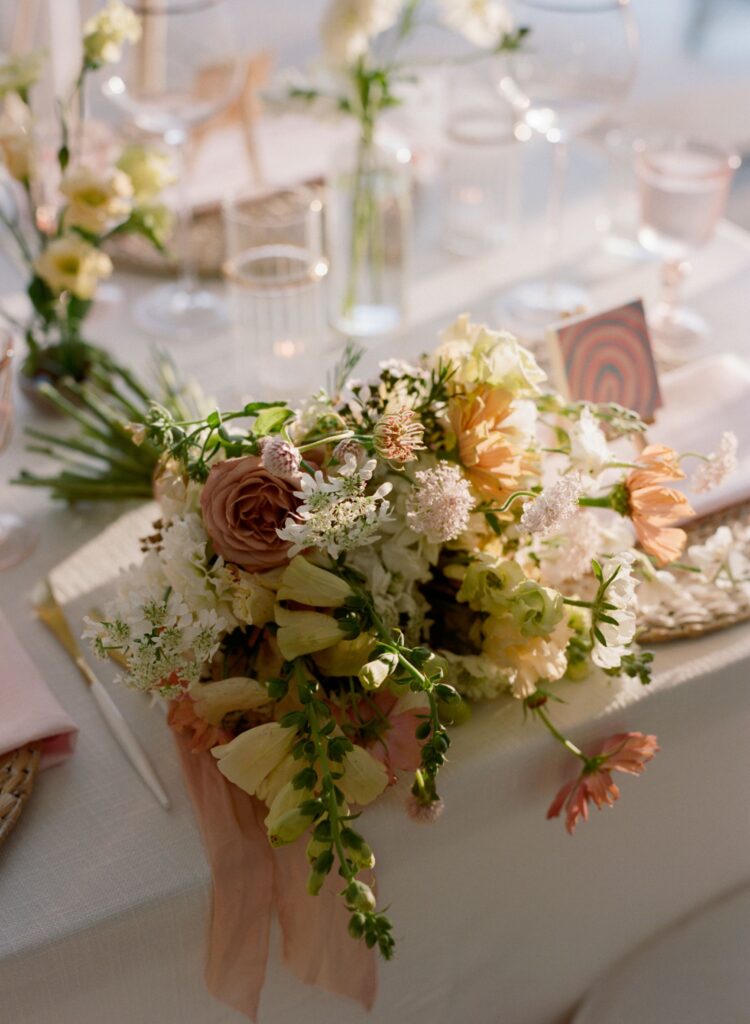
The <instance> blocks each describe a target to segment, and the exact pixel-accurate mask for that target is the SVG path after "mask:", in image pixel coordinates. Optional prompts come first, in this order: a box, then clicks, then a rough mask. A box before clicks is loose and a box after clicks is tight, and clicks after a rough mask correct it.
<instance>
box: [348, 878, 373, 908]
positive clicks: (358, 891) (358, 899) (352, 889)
mask: <svg viewBox="0 0 750 1024" xmlns="http://www.w3.org/2000/svg"><path fill="white" fill-rule="evenodd" d="M344 896H345V898H346V905H347V907H349V909H350V910H362V911H364V912H365V913H369V912H370V911H372V910H374V909H375V895H374V893H373V891H372V889H371V888H370V886H369V885H366V884H365V883H364V882H360V881H359V880H358V879H354V880H353V881H351V882H350V883H349V884H348V885H347V887H346V889H344Z"/></svg>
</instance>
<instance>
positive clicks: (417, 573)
mask: <svg viewBox="0 0 750 1024" xmlns="http://www.w3.org/2000/svg"><path fill="white" fill-rule="evenodd" d="M351 362H352V361H351V360H349V361H348V362H347V361H345V363H347V364H346V365H345V366H344V367H343V368H342V369H341V370H340V371H339V372H338V379H337V380H335V381H334V382H333V385H332V386H331V387H329V389H328V391H320V392H319V393H317V394H315V395H314V396H313V397H312V398H310V399H309V401H307V402H306V403H304V404H303V405H302V407H301V408H299V409H297V410H293V409H291V408H289V407H287V406H286V405H285V404H283V403H271V404H268V403H258V402H256V403H252V404H249V405H247V406H245V407H244V408H243V409H239V410H236V411H232V412H225V413H222V412H219V411H218V410H216V411H213V412H211V413H210V414H209V415H208V416H207V417H206V418H204V419H199V420H192V421H178V420H175V419H174V418H173V417H172V416H171V415H170V414H169V413H168V412H167V411H166V410H165V409H163V408H160V407H156V406H155V407H153V408H152V411H151V413H150V415H149V417H148V423H147V425H146V426H145V427H144V428H141V433H142V435H143V438H144V439H148V441H149V443H151V444H152V445H155V446H156V447H157V448H158V449H159V450H160V451H161V452H162V466H161V472H160V476H159V479H158V482H157V497H158V500H159V503H160V505H161V519H160V521H159V522H158V523H157V524H156V526H155V528H154V529H155V532H154V535H153V536H152V537H150V538H149V539H148V541H146V542H145V544H146V554H145V557H144V559H143V561H142V563H141V564H140V565H138V566H136V567H134V568H133V569H132V570H131V571H129V572H128V573H127V574H126V575H125V576H124V577H123V578H122V579H121V583H120V586H119V593H118V595H117V597H116V599H115V600H114V602H113V603H112V605H111V606H110V607H109V609H108V610H107V612H106V616H105V621H103V622H90V623H88V624H87V635H88V636H89V638H90V639H91V641H92V643H93V648H94V650H95V651H96V652H97V653H98V654H99V655H100V656H106V655H107V654H108V653H109V652H111V651H115V650H116V651H118V652H120V654H122V655H124V656H125V658H126V659H127V661H128V663H129V666H130V672H129V675H128V676H126V682H128V683H129V684H130V685H131V686H133V687H136V688H137V689H139V690H142V691H146V692H148V693H152V694H159V695H161V696H163V697H165V698H167V699H168V700H169V701H170V709H169V722H170V724H171V726H172V728H173V729H174V730H176V731H177V732H178V733H179V734H181V736H182V740H183V742H187V743H188V744H189V746H190V748H191V749H192V751H193V752H194V754H195V756H196V757H198V758H203V759H204V763H208V762H211V764H212V768H211V770H212V773H213V775H214V776H216V773H221V775H222V776H223V777H224V778H225V779H226V780H228V781H229V783H231V786H232V787H233V788H234V787H238V788H239V790H243V791H244V793H246V794H249V795H250V796H251V797H252V798H253V800H254V801H255V804H254V805H255V806H256V807H259V808H262V812H261V816H262V817H263V820H264V826H265V830H266V832H267V836H268V842H269V843H270V845H271V846H272V847H281V846H285V845H287V844H298V843H301V844H304V849H305V854H306V860H307V864H308V878H307V889H308V891H309V893H310V894H311V895H312V896H315V895H316V894H318V893H319V892H321V889H323V888H324V887H325V886H326V885H328V886H329V888H330V885H331V882H334V883H335V891H336V892H338V893H339V894H340V897H341V899H342V900H343V903H344V904H345V907H346V910H347V913H348V929H349V932H350V934H351V935H352V936H353V937H354V938H356V939H361V940H364V943H366V945H367V946H368V947H377V949H378V950H379V951H380V953H381V954H382V955H383V956H384V957H385V958H389V957H391V956H392V954H393V950H394V939H393V935H392V927H391V922H390V920H389V919H388V917H387V916H386V914H385V912H384V911H383V910H381V909H380V908H379V905H378V903H377V900H376V895H375V889H374V885H373V881H372V874H371V872H372V869H373V867H374V865H375V855H374V853H373V850H372V849H371V847H370V845H369V844H368V842H367V840H366V838H365V836H364V835H363V833H362V831H360V824H359V816H360V812H361V809H362V808H363V807H365V806H366V805H367V804H369V803H371V802H372V801H374V800H377V799H378V797H379V796H380V795H381V794H382V793H383V792H384V791H385V790H386V789H387V788H388V787H389V786H391V785H393V784H395V783H396V782H397V780H398V779H399V778H400V777H402V776H403V775H406V776H407V777H408V778H409V780H410V781H409V793H408V796H407V798H406V811H407V813H408V815H409V817H410V818H411V819H412V820H413V821H414V822H418V823H427V822H433V821H435V820H436V819H437V818H438V817H439V816H440V815H441V813H442V812H443V803H442V801H441V799H440V796H439V788H438V777H439V773H440V770H441V768H442V767H443V766H444V765H445V763H446V760H447V758H448V754H449V749H450V729H451V728H452V727H453V726H458V725H459V724H460V723H462V722H463V721H464V720H465V719H466V718H467V717H468V716H469V712H470V707H471V705H472V704H473V703H474V702H476V701H487V700H504V701H510V702H515V703H516V704H517V706H518V710H519V715H525V716H526V717H527V718H528V719H529V720H530V721H533V722H536V723H538V724H539V725H540V726H541V727H543V728H546V729H547V730H548V731H549V733H550V734H551V736H552V737H553V739H554V740H555V741H556V742H558V743H559V744H560V747H561V750H562V751H564V752H565V754H566V756H568V757H569V758H571V759H572V761H573V764H574V765H575V768H576V774H575V775H574V777H573V778H572V779H571V781H570V782H569V783H568V784H567V785H566V786H565V787H564V788H563V789H562V790H561V791H560V792H559V793H558V794H557V795H556V796H555V798H554V800H553V801H552V804H551V806H550V807H549V810H548V817H556V816H558V815H559V814H560V813H561V812H562V811H563V810H564V811H565V815H566V823H567V828H568V830H569V831H570V832H572V831H573V829H574V828H575V826H576V823H577V821H578V820H579V819H580V818H583V819H586V817H587V815H588V808H589V806H590V805H591V804H594V805H595V806H597V807H602V806H604V805H612V804H613V803H614V802H615V800H616V799H617V797H618V789H617V786H616V785H615V784H614V782H613V773H614V772H624V773H627V774H631V775H637V774H640V773H641V772H642V771H643V769H644V766H645V765H646V763H647V762H648V761H649V760H650V759H651V758H652V757H653V756H654V754H655V752H656V750H657V749H658V748H657V745H656V737H654V736H651V735H644V734H641V733H637V732H633V733H625V734H618V735H615V736H612V737H610V738H608V739H607V740H606V741H605V742H603V744H602V745H601V746H599V747H598V748H596V749H593V750H590V751H586V752H584V751H582V750H580V749H579V748H578V747H577V746H576V745H575V743H573V742H572V740H570V739H569V738H567V737H566V736H564V735H563V734H562V733H561V731H560V729H559V728H558V726H557V725H556V724H555V721H554V718H555V716H554V710H553V709H554V703H555V701H556V700H560V699H561V698H560V697H559V696H558V694H557V693H556V687H557V685H558V683H559V682H560V681H561V680H563V679H568V680H575V681H579V682H580V685H581V686H583V685H586V683H585V681H586V680H589V681H590V684H591V685H594V686H600V685H601V684H602V674H604V675H605V676H619V675H622V674H625V675H627V676H631V677H634V678H636V679H639V680H640V681H641V682H642V683H644V684H645V683H648V681H649V668H650V661H651V655H650V654H648V653H645V652H643V651H639V650H638V648H637V646H636V644H635V642H634V641H635V636H636V616H637V611H638V598H637V591H638V583H639V581H640V580H642V579H646V580H648V579H653V578H654V576H655V574H656V572H657V568H656V567H658V566H663V565H666V564H668V563H672V564H674V563H678V560H679V558H680V555H681V552H682V550H683V548H684V546H685V542H686V534H685V531H684V530H683V529H682V528H681V527H680V526H679V525H678V523H679V522H681V521H682V520H684V519H686V518H687V517H689V516H690V515H691V514H692V512H691V507H690V505H689V503H688V499H687V498H686V496H685V495H684V493H683V492H682V491H681V490H678V489H676V487H675V486H674V485H675V483H677V482H678V481H682V480H683V478H684V476H685V474H684V472H683V470H682V468H681V457H680V456H679V455H678V454H677V453H676V452H675V451H673V450H672V449H670V448H667V447H664V446H663V445H659V444H648V445H646V446H645V447H644V446H643V431H644V425H643V423H642V422H641V421H640V420H639V418H638V417H637V416H636V415H635V414H633V413H631V412H629V411H627V410H626V409H623V408H621V407H619V406H616V405H590V404H587V403H585V402H572V403H571V402H567V401H565V400H563V399H562V398H561V397H560V396H559V395H557V394H555V393H552V392H550V391H547V390H543V386H544V380H545V377H544V373H543V372H542V371H541V370H540V368H539V366H538V365H537V364H536V362H535V360H534V358H533V356H532V355H531V354H530V353H529V352H528V351H526V350H525V349H524V348H522V347H521V346H520V345H519V344H518V342H517V341H516V340H515V339H514V338H513V337H512V336H511V335H509V334H506V333H497V332H494V331H491V330H488V329H487V328H485V327H480V326H477V325H474V324H472V323H471V322H470V320H469V318H468V317H467V316H462V317H460V318H459V319H458V320H457V321H456V323H455V324H453V326H452V327H450V328H449V329H448V330H447V331H445V332H444V334H443V336H442V344H441V345H440V346H439V347H438V348H437V350H436V351H435V352H434V353H433V354H432V355H430V356H429V357H426V358H424V359H423V360H422V361H421V362H420V363H419V365H414V366H412V365H409V364H407V363H405V362H401V361H389V362H386V363H383V364H382V366H381V370H380V374H379V376H378V378H377V379H376V380H374V381H373V382H372V383H369V384H367V383H362V382H360V381H356V380H348V381H346V377H347V376H348V374H349V372H350V369H351ZM697 458H699V459H701V464H700V467H699V473H698V474H697V475H696V484H697V485H698V486H700V487H702V488H704V489H705V488H706V487H708V486H711V485H714V484H717V483H718V482H720V481H721V479H722V478H723V476H724V475H726V473H727V472H729V471H730V470H731V469H732V465H733V462H734V452H733V444H732V439H731V438H730V437H728V436H727V437H726V438H725V439H724V440H723V442H722V446H721V448H720V450H719V452H718V453H717V454H716V455H714V456H710V457H708V458H704V457H702V456H697ZM206 752H210V755H209V754H207V753H206ZM211 759H213V761H212V760H211ZM235 792H236V790H235ZM204 831H205V830H204ZM276 852H277V855H278V854H281V853H282V851H281V850H277V851H276ZM253 871H254V866H253V864H250V863H248V864H247V872H248V881H247V884H252V883H251V881H250V877H251V876H252V874H253ZM337 875H338V876H340V877H339V879H338V880H336V876H337ZM329 876H330V879H329ZM327 880H328V881H327Z"/></svg>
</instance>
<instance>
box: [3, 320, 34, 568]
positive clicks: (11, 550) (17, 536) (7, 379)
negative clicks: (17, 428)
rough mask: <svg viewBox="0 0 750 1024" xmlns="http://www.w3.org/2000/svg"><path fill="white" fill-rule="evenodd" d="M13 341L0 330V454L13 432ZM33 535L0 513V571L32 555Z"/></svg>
mask: <svg viewBox="0 0 750 1024" xmlns="http://www.w3.org/2000/svg"><path fill="white" fill-rule="evenodd" d="M12 362H13V337H12V335H11V334H10V332H9V331H7V330H6V329H5V328H4V327H0V452H3V451H4V450H5V449H6V448H7V447H8V445H9V444H10V438H11V433H12V428H13V397H12V387H13V373H12ZM36 541H37V536H36V533H35V531H34V530H33V529H32V528H31V527H30V526H29V524H28V523H25V522H24V521H23V519H21V518H20V517H19V516H17V515H15V513H13V512H2V511H0V569H10V567H11V566H12V565H16V564H17V563H18V562H21V561H23V559H24V558H26V556H27V555H29V554H31V552H32V550H33V548H34V546H35V544H36Z"/></svg>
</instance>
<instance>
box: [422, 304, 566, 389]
mask: <svg viewBox="0 0 750 1024" xmlns="http://www.w3.org/2000/svg"><path fill="white" fill-rule="evenodd" d="M440 340H441V344H440V346H439V347H438V349H437V351H436V352H435V354H434V356H433V357H432V362H433V364H437V363H439V362H442V363H450V364H451V365H452V366H453V370H454V373H453V376H452V378H451V381H452V383H453V384H455V385H461V386H464V387H473V386H476V385H477V384H490V385H492V386H493V387H502V388H505V389H506V390H507V391H510V392H511V393H512V394H513V395H536V394H538V393H539V385H540V384H541V383H542V382H543V381H545V380H546V379H547V375H546V374H545V372H544V370H542V369H541V368H540V367H539V366H538V365H537V362H536V360H535V359H534V357H533V355H532V354H531V353H530V352H529V351H528V350H527V349H525V348H524V347H523V346H522V345H520V344H519V343H518V340H517V339H516V338H515V337H514V336H513V335H512V334H509V333H508V332H507V331H492V330H490V329H489V328H488V327H485V326H484V325H482V324H474V323H472V321H471V317H470V316H469V315H468V314H466V313H465V314H463V315H462V316H459V317H458V319H457V320H456V321H455V323H453V324H452V325H451V326H450V327H448V328H447V330H445V331H443V332H442V334H441V335H440Z"/></svg>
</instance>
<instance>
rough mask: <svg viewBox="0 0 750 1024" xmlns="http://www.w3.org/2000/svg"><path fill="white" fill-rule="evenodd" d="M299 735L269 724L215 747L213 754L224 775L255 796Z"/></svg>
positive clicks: (273, 723)
mask: <svg viewBox="0 0 750 1024" xmlns="http://www.w3.org/2000/svg"><path fill="white" fill-rule="evenodd" d="M296 735H297V734H296V732H295V730H294V729H284V728H283V727H282V726H281V725H279V723H278V722H266V723H265V724H263V725H256V726H255V727H254V728H253V729H248V731H247V732H243V733H240V735H239V736H236V737H235V738H234V739H233V740H232V741H231V743H225V744H223V745H222V746H219V747H214V748H213V750H212V751H211V753H212V754H213V755H214V757H215V758H216V759H217V761H218V762H219V764H218V768H219V771H220V772H221V774H222V775H224V776H225V778H227V779H229V781H230V782H233V783H234V784H235V785H236V786H239V787H240V789H244V790H245V792H246V793H249V794H250V795H251V796H253V795H255V794H256V793H257V791H258V787H259V786H260V784H261V783H262V782H263V780H264V779H266V777H267V776H268V775H269V774H270V773H271V772H272V771H273V769H274V768H276V767H277V766H278V765H279V764H280V763H281V762H282V761H283V759H284V758H285V757H286V755H287V754H288V753H289V751H290V750H291V749H292V744H293V742H294V737H295V736H296Z"/></svg>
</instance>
